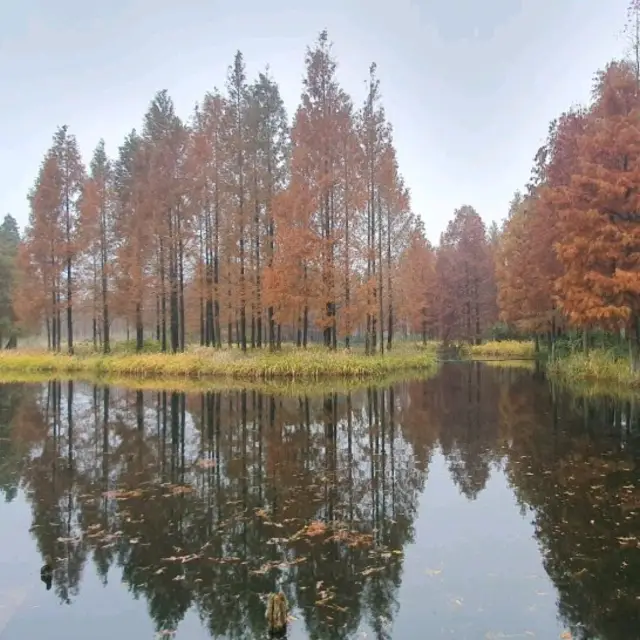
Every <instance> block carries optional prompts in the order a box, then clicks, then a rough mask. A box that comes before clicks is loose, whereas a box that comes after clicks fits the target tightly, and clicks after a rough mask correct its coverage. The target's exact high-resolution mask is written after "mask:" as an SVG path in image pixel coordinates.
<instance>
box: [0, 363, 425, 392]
mask: <svg viewBox="0 0 640 640" xmlns="http://www.w3.org/2000/svg"><path fill="white" fill-rule="evenodd" d="M435 373H436V368H435V367H434V368H433V369H429V370H428V371H419V370H413V371H405V372H396V373H392V374H389V375H387V376H383V377H379V378H374V379H366V378H365V379H359V378H326V379H323V380H317V381H316V380H304V379H298V380H291V379H286V378H285V379H278V380H257V381H256V380H237V379H234V378H222V379H221V378H186V377H178V378H165V377H155V378H149V377H142V378H141V377H134V376H128V377H122V376H112V375H101V376H98V375H92V374H90V373H86V372H81V373H56V374H51V373H42V372H30V373H25V372H15V371H14V372H6V371H0V385H1V384H11V383H14V384H15V383H23V384H43V383H46V382H49V381H51V380H59V381H63V382H64V381H67V380H74V381H76V382H81V383H87V384H97V385H108V386H110V387H119V388H123V389H131V390H134V391H167V392H171V391H175V392H178V393H186V394H195V393H205V392H228V391H256V392H259V393H265V394H268V395H278V396H290V397H298V396H310V397H312V396H320V395H324V394H327V393H348V392H356V391H359V390H362V389H368V388H370V387H374V388H382V387H388V386H390V385H393V384H400V383H402V382H411V381H414V380H424V379H426V378H430V377H431V376H433V375H435Z"/></svg>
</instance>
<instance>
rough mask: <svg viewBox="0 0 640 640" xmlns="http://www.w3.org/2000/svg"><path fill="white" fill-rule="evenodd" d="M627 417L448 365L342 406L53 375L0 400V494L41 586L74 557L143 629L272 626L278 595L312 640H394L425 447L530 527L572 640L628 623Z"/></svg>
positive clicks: (60, 589)
mask: <svg viewBox="0 0 640 640" xmlns="http://www.w3.org/2000/svg"><path fill="white" fill-rule="evenodd" d="M637 421H638V412H637V409H636V407H635V405H634V404H633V403H629V402H617V401H614V400H610V399H609V400H587V399H584V398H572V397H570V396H568V395H566V394H564V393H561V392H560V391H559V390H558V389H556V388H554V387H552V386H550V385H549V383H547V382H546V381H545V380H544V377H543V376H542V375H541V373H540V370H537V371H532V372H529V371H526V370H515V369H499V368H489V367H486V366H481V365H478V364H474V365H470V366H459V365H458V366H456V365H445V366H443V368H442V370H441V373H440V375H439V376H438V377H437V378H435V379H430V380H426V381H418V382H415V381H414V382H406V383H402V384H398V385H395V386H393V387H391V388H371V389H363V390H360V391H356V392H352V393H349V394H338V393H328V394H325V395H323V396H300V397H292V396H274V395H267V394H263V393H260V392H258V391H255V390H251V391H246V390H245V391H242V390H240V391H232V392H225V393H221V392H217V391H215V392H214V391H211V392H206V393H202V394H194V395H187V396H185V395H184V394H180V393H174V392H169V391H161V392H143V391H139V390H138V391H131V390H123V389H116V388H109V387H104V386H101V385H86V384H79V383H72V382H55V381H52V382H50V383H48V384H46V385H44V386H40V385H35V386H21V385H5V386H0V490H2V492H3V494H4V495H5V498H6V499H11V498H13V496H15V495H16V492H17V491H18V489H19V487H23V488H24V489H25V492H26V495H27V497H28V499H29V500H30V502H31V506H32V512H33V527H32V531H33V533H34V536H35V539H36V541H37V545H38V549H39V551H40V553H41V554H42V556H43V558H44V557H46V556H51V557H52V558H54V559H55V562H54V571H53V590H54V592H55V593H56V594H57V596H58V597H59V598H60V600H61V601H63V602H69V603H71V602H73V599H74V597H75V596H76V595H77V593H78V590H79V588H80V586H81V585H80V576H81V575H82V569H83V567H84V565H85V564H86V562H87V560H88V559H89V558H91V559H92V561H93V564H94V566H95V571H96V572H97V574H98V575H99V576H100V578H101V580H102V581H103V583H105V584H106V583H107V581H108V579H109V576H110V574H111V571H112V569H116V570H117V573H118V579H120V576H122V580H123V582H124V583H125V584H126V585H127V587H128V588H129V589H130V591H131V593H132V594H133V595H135V596H136V597H144V599H146V601H147V602H148V609H149V613H150V616H151V617H152V619H153V621H154V624H155V627H156V630H157V631H159V632H162V631H173V630H175V629H176V628H177V627H178V626H179V624H180V622H181V621H182V620H183V619H184V616H185V614H186V613H187V611H188V610H190V609H194V610H195V611H197V613H198V615H199V616H200V619H201V621H202V624H203V625H204V626H205V627H206V628H207V629H208V630H209V632H210V634H211V636H212V637H225V638H234V639H240V638H247V639H248V638H254V637H258V636H261V635H262V634H264V632H265V630H266V629H265V618H264V607H265V602H264V598H265V596H266V594H268V593H269V592H271V591H274V590H276V589H282V590H283V591H284V592H285V594H286V596H287V599H288V600H289V602H290V605H291V607H292V610H293V611H294V614H295V615H296V617H297V618H298V622H296V623H294V624H304V625H305V627H306V629H307V632H308V634H309V637H311V638H317V639H321V638H332V639H340V638H345V639H346V638H350V637H354V634H355V632H356V631H357V630H358V628H359V627H360V626H361V625H362V624H363V623H365V624H367V625H368V627H369V628H370V629H371V630H372V631H373V633H374V635H375V637H376V638H379V639H382V638H391V637H392V628H393V620H394V617H395V616H396V615H397V611H398V606H399V604H398V590H399V587H400V584H401V580H402V569H403V554H402V551H403V549H404V548H405V547H406V545H407V544H409V543H410V542H411V541H412V540H413V536H414V530H413V528H414V522H415V519H416V517H417V506H418V498H419V495H420V493H421V492H422V491H423V489H424V486H425V482H426V480H427V475H428V469H429V463H430V461H431V459H432V456H433V454H434V452H435V451H437V450H438V448H439V449H440V451H441V452H442V454H443V455H444V457H445V459H446V460H447V463H448V467H449V471H450V474H451V479H452V481H453V482H454V483H455V484H456V486H457V487H458V488H459V490H460V492H461V493H462V494H463V495H464V496H465V497H466V498H467V499H469V500H474V499H476V498H477V496H478V495H479V494H480V492H481V491H482V490H483V489H484V487H485V486H486V484H487V482H488V480H489V478H490V476H491V473H492V471H493V470H495V469H502V470H503V471H504V472H505V474H506V476H507V478H508V480H509V482H510V484H511V486H512V488H513V490H514V493H515V495H516V498H517V500H518V502H519V504H520V506H521V508H522V510H523V512H527V511H528V512H530V513H531V514H532V517H533V520H534V525H535V535H536V537H537V538H538V540H539V542H540V546H541V549H542V552H543V558H544V566H545V568H546V570H547V572H548V574H549V575H550V577H551V578H552V579H553V581H554V583H555V584H556V586H557V588H558V592H559V602H558V606H559V612H560V615H561V616H562V618H563V619H564V620H565V621H566V623H567V625H568V626H569V627H570V628H571V629H572V633H573V637H574V638H579V639H581V640H587V639H591V638H606V639H607V640H618V639H620V640H623V639H624V640H627V639H628V638H629V637H632V636H633V634H634V633H635V629H636V628H637V625H638V623H640V619H639V618H638V615H639V614H638V609H639V607H638V598H639V597H640V589H639V588H638V576H639V575H640V564H639V562H640V561H639V559H638V557H637V556H638V553H637V545H638V541H637V536H638V531H639V530H640V521H639V516H638V513H639V511H640V495H639V493H638V473H639V472H638V468H637V460H638V454H639V453H640V451H639V450H638V447H639V438H638V436H637V434H638V425H637Z"/></svg>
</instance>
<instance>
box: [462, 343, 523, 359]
mask: <svg viewBox="0 0 640 640" xmlns="http://www.w3.org/2000/svg"><path fill="white" fill-rule="evenodd" d="M464 351H465V352H467V353H468V354H469V355H470V356H471V357H472V358H502V359H505V360H508V359H510V358H511V359H517V358H520V359H523V360H526V359H534V358H535V357H536V353H535V343H534V342H533V341H520V340H501V341H493V342H485V343H484V344H478V345H471V346H468V347H465V349H464Z"/></svg>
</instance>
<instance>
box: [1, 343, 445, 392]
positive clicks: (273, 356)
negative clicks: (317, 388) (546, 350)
mask: <svg viewBox="0 0 640 640" xmlns="http://www.w3.org/2000/svg"><path fill="white" fill-rule="evenodd" d="M437 368H438V362H437V359H436V357H435V354H434V353H432V352H430V351H426V350H419V349H415V350H413V349H412V350H407V349H406V348H399V349H398V350H397V351H391V352H390V353H388V354H385V355H379V354H377V355H373V356H365V355H364V354H360V353H353V352H346V351H338V352H327V351H324V350H318V349H311V350H307V351H305V350H302V349H300V350H297V349H291V350H286V351H282V352H275V353H270V352H252V353H251V352H250V353H247V354H242V353H240V352H237V351H231V350H221V351H215V350H213V349H209V350H207V351H206V352H205V351H203V350H199V351H196V352H186V353H179V354H160V353H147V354H130V353H121V354H113V355H106V356H105V355H86V356H80V355H73V356H70V355H66V354H53V353H50V352H46V351H14V352H7V351H4V352H0V379H1V380H3V381H6V382H9V381H12V380H13V381H16V382H17V381H20V380H19V379H20V378H22V379H23V380H24V381H25V382H26V381H29V380H31V379H33V378H38V379H39V380H40V381H44V380H46V379H55V378H56V377H64V378H67V379H68V378H75V379H77V380H80V379H83V380H84V381H89V382H91V381H99V382H101V383H104V382H107V381H108V382H109V383H110V384H111V383H120V382H126V381H132V382H133V383H136V382H138V383H139V382H142V381H144V382H145V383H147V384H146V386H150V385H149V384H148V383H151V385H152V386H155V385H158V388H161V387H160V385H162V386H163V387H164V388H167V385H169V384H173V385H177V386H185V387H201V388H207V387H212V386H213V387H215V386H218V387H220V386H221V385H223V386H224V385H226V387H229V386H238V383H240V384H242V385H243V386H245V387H247V386H249V385H258V386H265V385H266V386H268V385H269V384H273V383H278V386H281V385H282V384H284V386H286V385H287V384H291V383H301V382H302V383H313V384H316V385H317V384H318V383H322V384H323V386H332V385H333V386H335V387H336V388H340V387H344V386H346V385H347V384H351V383H354V382H355V383H363V382H375V381H376V380H381V379H385V378H390V377H391V378H398V377H403V376H404V377H407V376H408V375H409V376H411V377H415V376H416V374H417V375H421V374H428V373H435V371H436V370H437ZM154 383H155V384H154ZM274 386H275V385H274Z"/></svg>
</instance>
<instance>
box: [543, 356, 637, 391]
mask: <svg viewBox="0 0 640 640" xmlns="http://www.w3.org/2000/svg"><path fill="white" fill-rule="evenodd" d="M547 370H548V372H549V374H550V375H551V376H552V377H554V378H556V379H557V380H559V381H561V382H563V383H565V384H569V385H576V384H581V383H589V384H597V385H600V386H601V387H604V388H609V389H615V388H616V387H626V388H637V389H639V390H640V372H637V371H636V372H633V371H631V366H630V363H629V359H628V358H626V357H624V356H621V355H620V354H619V353H616V352H614V351H613V350H605V349H593V350H592V351H590V352H589V353H588V354H584V353H578V352H576V353H572V354H569V355H568V356H566V357H564V358H558V359H557V360H555V361H554V362H550V363H549V364H548V365H547Z"/></svg>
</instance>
